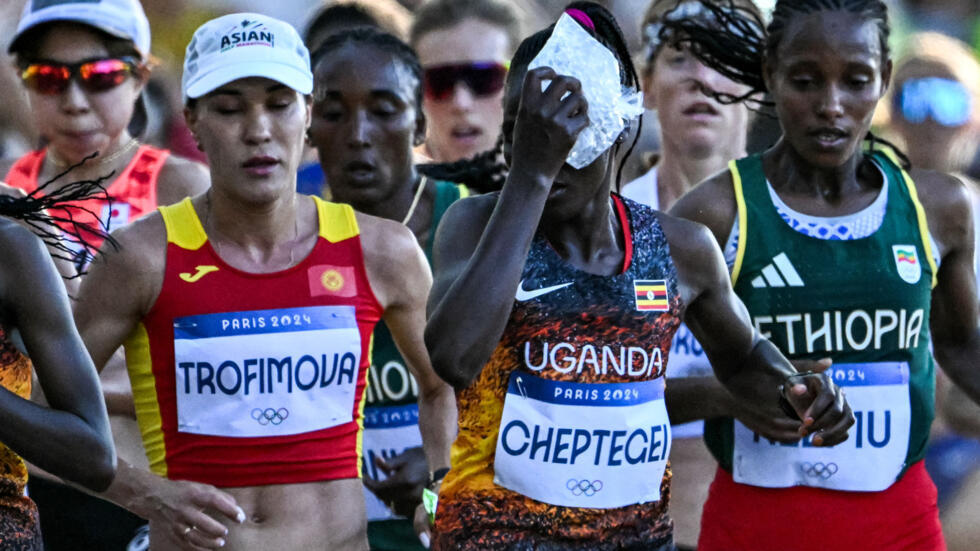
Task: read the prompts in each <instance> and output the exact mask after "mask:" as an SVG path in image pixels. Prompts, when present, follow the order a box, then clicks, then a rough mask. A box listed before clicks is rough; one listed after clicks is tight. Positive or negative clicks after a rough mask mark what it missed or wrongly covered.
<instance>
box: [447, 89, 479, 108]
mask: <svg viewBox="0 0 980 551" xmlns="http://www.w3.org/2000/svg"><path fill="white" fill-rule="evenodd" d="M475 100H476V96H475V95H474V94H473V91H472V90H470V89H469V87H468V86H466V85H465V84H463V83H462V82H457V83H456V88H455V89H454V90H453V97H452V99H451V101H452V105H453V108H455V109H456V110H458V111H468V110H470V109H471V108H472V107H473V102H474V101H475Z"/></svg>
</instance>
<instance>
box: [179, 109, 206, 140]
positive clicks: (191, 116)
mask: <svg viewBox="0 0 980 551" xmlns="http://www.w3.org/2000/svg"><path fill="white" fill-rule="evenodd" d="M197 120H198V119H197V109H196V108H195V109H191V108H190V107H187V106H186V105H185V106H184V122H186V123H187V128H188V129H189V130H190V131H191V136H193V137H194V143H195V144H197V148H198V149H199V150H201V151H204V148H203V147H201V140H200V138H198V137H197Z"/></svg>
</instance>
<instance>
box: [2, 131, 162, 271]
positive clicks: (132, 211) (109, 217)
mask: <svg viewBox="0 0 980 551" xmlns="http://www.w3.org/2000/svg"><path fill="white" fill-rule="evenodd" d="M45 155H47V149H39V150H37V151H31V152H30V153H28V154H26V155H24V156H23V157H21V158H20V159H18V160H17V162H16V163H14V165H13V166H12V167H10V171H8V172H7V177H6V180H5V182H6V183H7V184H8V185H11V186H13V187H16V188H18V189H22V190H24V192H26V193H32V192H34V191H35V190H36V189H37V188H38V187H40V186H41V185H42V183H39V182H38V177H39V176H40V174H41V166H42V165H43V163H44V157H45ZM169 156H170V151H168V150H166V149H159V148H156V147H153V146H151V145H142V146H140V148H139V149H137V150H136V155H134V156H133V159H132V161H130V162H129V164H128V165H126V168H124V169H123V171H122V172H121V173H119V175H118V176H117V177H116V178H115V179H113V181H112V183H111V184H109V186H108V187H107V188H106V194H107V195H108V200H106V199H105V198H92V199H86V200H84V201H75V202H73V203H72V205H73V206H72V210H71V214H72V215H73V216H74V218H75V220H76V222H78V223H80V225H81V226H82V227H86V228H91V229H92V230H93V231H92V233H91V234H90V235H89V234H86V235H85V239H86V241H88V242H89V243H91V244H93V245H95V246H100V245H101V244H102V239H101V237H100V235H99V232H98V231H97V230H100V229H101V230H104V231H106V232H109V231H112V230H113V229H115V228H117V227H119V226H122V225H124V224H127V223H129V222H132V221H133V220H136V219H137V218H139V217H141V216H143V215H144V214H147V213H149V212H150V211H152V210H153V209H155V208H157V179H158V178H159V176H160V171H161V170H162V169H163V165H164V163H166V162H167V158H168V157H169ZM79 264H81V263H79Z"/></svg>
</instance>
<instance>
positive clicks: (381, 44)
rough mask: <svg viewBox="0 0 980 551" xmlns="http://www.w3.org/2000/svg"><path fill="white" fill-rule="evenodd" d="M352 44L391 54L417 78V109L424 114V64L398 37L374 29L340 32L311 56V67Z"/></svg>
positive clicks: (364, 28)
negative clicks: (328, 55) (331, 53)
mask: <svg viewBox="0 0 980 551" xmlns="http://www.w3.org/2000/svg"><path fill="white" fill-rule="evenodd" d="M348 44H351V45H356V46H362V45H363V46H371V47H374V48H377V49H378V50H381V51H382V52H385V53H387V54H390V55H391V57H392V58H394V59H395V60H397V61H398V62H400V63H401V64H402V65H403V66H404V67H405V68H406V69H408V71H409V72H410V73H411V74H412V76H413V77H415V109H416V110H417V111H418V112H420V113H421V112H422V64H421V63H419V56H418V55H416V53H415V50H413V49H412V48H411V47H409V45H408V44H405V43H404V42H402V41H401V39H399V38H398V37H397V36H395V35H393V34H390V33H387V32H384V31H382V30H380V29H375V28H372V27H358V28H354V29H347V30H343V31H339V32H337V33H335V34H332V35H330V36H328V37H327V38H326V39H325V40H324V41H323V43H321V44H320V45H319V46H318V47H317V49H316V50H314V51H313V53H312V54H311V55H310V67H312V68H313V70H314V71H316V66H317V65H318V64H319V63H320V60H322V59H323V58H324V57H325V56H326V55H327V54H329V53H330V52H333V51H336V50H339V49H340V48H342V47H344V46H346V45H348Z"/></svg>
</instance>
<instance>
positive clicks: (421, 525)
mask: <svg viewBox="0 0 980 551" xmlns="http://www.w3.org/2000/svg"><path fill="white" fill-rule="evenodd" d="M412 526H413V527H414V528H415V535H417V536H418V537H419V541H420V542H422V546H423V547H425V548H426V549H428V548H429V545H430V544H431V542H432V525H431V524H430V523H429V514H428V513H426V512H425V507H424V506H423V505H422V504H419V506H418V507H416V508H415V516H414V518H413V519H412Z"/></svg>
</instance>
